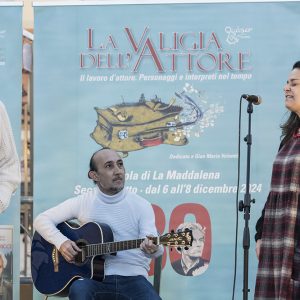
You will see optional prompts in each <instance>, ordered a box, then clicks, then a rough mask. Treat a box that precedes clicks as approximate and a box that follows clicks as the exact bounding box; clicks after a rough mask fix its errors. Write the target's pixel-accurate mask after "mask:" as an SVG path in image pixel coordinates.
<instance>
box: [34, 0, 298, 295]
mask: <svg viewBox="0 0 300 300" xmlns="http://www.w3.org/2000/svg"><path fill="white" fill-rule="evenodd" d="M299 16H300V4H299V3H296V2H294V3H223V4H161V5H154V4H153V5H150V4H148V5H91V6H88V5H87V6H84V5H80V6H75V5H74V6H72V5H66V6H36V7H35V43H34V55H35V63H34V74H35V77H34V78H35V81H34V89H35V90H34V94H35V116H34V117H35V123H34V125H35V128H34V134H35V136H34V140H35V149H34V152H35V170H34V173H35V176H34V186H35V194H34V197H35V215H36V214H37V213H39V212H41V211H43V210H45V209H47V208H49V207H51V206H53V205H55V204H57V203H60V202H61V201H63V200H64V199H66V198H69V197H72V196H74V195H75V194H76V193H77V191H78V188H79V186H80V187H83V188H88V187H92V186H93V184H92V182H90V181H89V180H88V178H87V171H88V162H89V158H90V156H91V154H92V153H93V152H94V151H95V150H97V149H98V148H99V147H100V146H99V145H98V144H97V143H96V142H95V141H94V140H93V139H92V138H91V137H90V134H91V133H92V132H93V130H94V128H95V126H96V121H97V115H96V112H95V110H94V107H99V108H108V107H110V106H112V105H116V104H121V103H123V102H125V103H136V102H138V101H139V98H140V96H141V94H144V95H145V97H146V99H150V98H153V97H155V95H157V96H158V97H159V98H161V100H162V102H164V103H169V101H170V99H171V98H173V97H175V92H177V93H180V92H182V91H183V90H186V93H187V94H188V95H189V96H190V97H192V98H193V99H197V103H198V104H199V106H200V107H201V109H202V110H203V111H204V119H203V120H202V122H200V123H199V124H196V125H194V126H193V127H191V128H190V131H189V132H188V133H189V134H190V135H189V136H188V141H189V143H188V144H187V145H185V146H183V147H176V146H172V145H164V144H162V145H159V146H156V147H149V148H145V149H143V150H140V151H134V152H129V155H128V157H127V158H126V159H125V165H126V168H127V171H128V172H130V171H133V172H134V173H136V174H137V175H136V177H137V178H138V179H134V178H133V177H132V178H128V180H127V185H128V186H132V187H134V188H136V189H137V191H138V193H139V194H140V195H142V196H144V197H145V198H147V199H148V200H149V201H150V202H151V203H153V204H156V205H158V206H159V207H160V208H161V209H162V210H163V213H164V215H165V220H166V226H165V228H164V229H165V230H164V232H167V231H169V230H170V229H172V228H169V223H170V222H171V220H170V219H171V217H172V212H173V211H174V209H175V208H176V207H177V206H178V205H182V204H188V203H195V204H201V205H202V206H204V207H205V209H206V210H207V211H208V213H209V216H210V221H211V230H212V247H211V257H210V264H209V268H208V270H207V271H206V272H205V273H203V274H201V275H199V276H194V277H187V276H186V277H184V276H181V275H178V274H177V273H176V272H175V271H174V270H173V269H172V266H171V264H170V253H169V251H168V250H166V251H167V252H168V256H167V262H166V265H165V266H164V269H163V274H162V283H161V296H162V298H163V299H165V300H169V299H174V298H182V297H185V298H187V299H198V298H202V299H229V298H230V297H231V294H232V281H233V268H234V240H235V222H236V220H235V218H236V201H235V200H236V195H235V193H234V192H226V190H223V192H221V193H217V192H214V193H208V192H206V193H205V192H202V193H200V192H196V186H197V185H198V187H199V184H200V185H201V184H203V186H206V187H208V188H209V187H212V188H214V187H216V186H218V187H220V186H221V187H222V186H224V185H226V186H230V187H233V186H235V185H236V181H237V159H236V154H237V152H238V114H239V100H240V96H241V95H242V94H259V95H262V97H263V103H262V104H261V105H260V106H255V107H254V112H253V115H252V134H253V147H252V160H251V183H252V184H254V185H256V186H255V188H254V189H253V191H252V197H253V198H255V199H256V203H255V204H254V205H252V208H251V219H250V229H251V248H250V252H249V256H250V259H249V288H250V290H251V292H250V296H249V297H250V298H253V290H254V285H255V274H256V268H257V259H256V256H255V250H254V248H255V247H254V226H255V223H256V220H257V218H258V217H259V215H260V212H261V209H262V207H263V205H264V202H265V199H266V197H267V194H268V189H269V182H270V173H271V167H272V162H273V159H274V156H275V154H276V151H277V148H278V145H279V137H280V128H279V124H281V123H283V122H284V120H285V116H286V115H285V108H284V96H283V85H284V83H285V82H286V79H287V76H288V73H289V71H290V69H291V67H292V65H293V63H294V62H295V61H296V60H299V46H300V38H299V35H300V33H299V32H300V23H299ZM50 19H51V26H49V20H50ZM279 19H280V22H279ZM279 23H280V25H279ZM125 28H130V30H131V32H132V34H133V36H134V39H135V40H136V42H137V43H138V42H139V41H141V44H140V46H141V47H140V48H139V49H138V53H134V51H133V48H132V44H130V42H129V39H128V35H127V36H126V33H125ZM145 28H148V31H147V32H146V33H145V36H144V38H143V32H144V30H145ZM226 28H227V29H226ZM88 29H93V43H94V47H93V49H88ZM160 32H163V33H164V36H165V45H166V47H167V46H168V47H171V46H172V36H174V32H177V33H179V35H180V33H184V32H185V33H191V32H192V33H195V34H198V33H199V32H203V33H204V45H206V46H207V49H201V50H199V51H196V50H195V51H194V50H187V49H181V51H182V52H184V53H185V54H186V53H193V54H194V53H197V54H198V55H201V53H203V52H207V53H211V54H213V55H214V56H215V57H218V54H219V53H223V54H224V53H230V54H231V57H232V60H231V61H232V64H234V65H235V66H237V62H236V60H237V57H238V53H240V52H243V53H249V56H248V60H247V62H246V63H245V66H244V68H245V69H243V70H235V71H233V70H228V68H226V67H224V65H223V69H222V70H218V69H213V68H211V69H212V70H210V71H207V72H202V71H201V70H199V69H198V68H197V67H196V65H195V64H193V69H192V70H191V71H188V70H187V64H186V61H185V62H184V60H181V58H180V59H179V58H178V65H177V69H176V72H172V71H171V70H170V55H169V56H168V55H165V54H166V53H167V54H171V53H173V54H174V53H178V51H179V50H178V51H177V50H173V51H171V50H169V51H167V50H165V51H163V50H162V49H159V46H158V45H159V33H160ZM212 32H214V33H215V34H216V36H217V40H218V41H219V42H220V44H221V47H220V48H218V49H217V47H216V43H215V42H214V41H212V42H211V43H210V44H209V42H208V41H209V38H210V37H211V34H212ZM109 37H111V39H110V38H109ZM148 37H149V40H148V41H149V42H150V43H151V44H152V45H153V46H154V48H155V49H156V51H157V54H158V56H160V58H161V62H162V63H163V65H164V68H165V70H164V71H165V72H158V70H157V65H155V64H154V61H153V59H152V58H151V57H146V56H145V57H143V58H142V60H141V63H140V64H139V68H138V69H137V70H136V72H134V71H133V69H134V65H135V64H137V61H138V57H139V55H140V54H141V51H142V46H144V45H146V44H145V42H146V39H147V38H148ZM190 38H191V37H190V36H189V37H187V39H186V42H187V43H189V45H191V40H190ZM228 40H229V41H230V40H231V41H232V43H229V42H228ZM112 41H113V42H115V44H116V47H115V49H114V46H113V42H112ZM233 41H235V42H233ZM197 42H198V40H197ZM101 43H104V48H102V49H99V46H100V44H101ZM148 45H149V44H148ZM204 48H205V46H204ZM147 50H148V51H149V48H147ZM120 52H121V53H125V57H126V54H127V53H130V55H131V59H130V61H129V66H128V67H126V68H125V67H124V68H111V69H105V68H103V69H101V68H95V67H86V68H82V69H81V68H80V54H81V53H88V54H96V55H97V54H99V53H101V55H102V54H103V55H107V54H108V53H112V54H113V55H116V53H120ZM145 53H146V52H145ZM147 54H149V52H147ZM105 57H106V58H107V56H105ZM206 58H207V61H206V62H207V68H209V67H208V66H211V62H212V61H211V60H209V58H208V56H207V57H206ZM86 62H87V61H86ZM203 62H204V60H203ZM194 63H195V61H194ZM246 68H250V69H249V70H246ZM162 73H163V74H164V75H174V74H177V75H178V77H177V80H175V81H174V82H167V81H165V80H161V81H157V80H147V81H144V80H139V76H140V74H146V75H159V74H162ZM114 74H115V77H114V80H112V81H110V78H113V77H111V76H112V75H114ZM186 74H190V75H191V74H195V75H199V74H200V75H204V74H210V75H212V74H215V75H216V78H215V79H210V80H208V79H204V80H190V79H187V80H185V79H184V78H185V76H186ZM220 74H221V75H222V76H224V77H222V78H224V79H221V77H220V76H219V75H220ZM234 74H240V75H243V74H246V75H248V76H249V77H250V79H247V80H242V79H233V77H234V76H233V75H234ZM121 75H128V76H129V75H130V76H135V78H136V79H135V80H134V81H132V80H131V81H129V80H126V81H116V80H115V78H116V76H121ZM180 75H182V76H183V79H182V80H180V79H179V78H180ZM87 76H90V77H89V78H92V76H104V77H105V76H106V78H107V81H88V80H87ZM227 76H228V77H227ZM81 79H82V80H81ZM197 91H198V93H197ZM176 103H177V104H178V105H183V103H182V102H180V99H178V98H177V100H176ZM246 109H247V102H246V101H243V103H242V128H241V135H242V138H243V137H244V136H246V134H247V124H248V115H247V112H246ZM210 113H211V116H210V118H209V114H210ZM222 154H229V155H231V156H233V158H225V157H224V156H222ZM196 156H197V157H198V158H196ZM171 157H173V158H171ZM174 157H177V159H175V158H174ZM178 157H182V158H181V159H178ZM184 157H187V158H184ZM234 157H235V158H234ZM170 170H176V171H177V172H182V173H184V172H185V171H186V170H187V171H188V172H191V171H194V172H201V171H203V172H209V173H213V174H215V175H217V174H219V175H220V177H219V178H215V179H210V180H205V179H202V180H198V181H197V180H184V179H181V180H179V179H170V178H169V179H168V178H167V173H168V171H170ZM145 171H149V172H150V174H151V176H150V178H149V179H147V180H141V177H142V174H143V172H145ZM155 172H156V173H162V174H163V179H155V178H154V173H155ZM245 174H246V144H245V143H244V142H243V141H242V142H241V184H244V183H245V176H246V175H245ZM129 177H130V176H129ZM216 177H217V176H216ZM178 184H186V185H189V184H190V185H191V190H184V191H181V192H180V193H178V192H177V193H176V192H174V193H171V192H170V190H168V192H167V193H164V192H163V190H162V189H163V186H166V185H168V188H169V189H171V187H177V186H178ZM159 185H160V187H161V189H159V188H158V186H159ZM149 186H151V187H154V189H152V191H153V193H147V192H146V191H149V190H150V187H149ZM185 187H186V186H185ZM260 187H261V188H260ZM242 191H243V190H241V193H240V195H239V199H238V200H243V196H244V195H243V192H242ZM195 214H196V213H195ZM194 220H195V216H194V215H193V214H189V215H187V216H186V218H185V221H194ZM177 221H179V220H177ZM177 221H174V222H175V223H176V222H177ZM181 221H183V220H181ZM175 223H174V224H175ZM243 225H244V221H243V214H242V213H239V239H238V258H237V260H238V265H237V286H236V297H237V298H240V297H241V293H242V285H243V280H242V278H243V248H242V228H243ZM171 255H172V254H171Z"/></svg>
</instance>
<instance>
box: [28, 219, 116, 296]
mask: <svg viewBox="0 0 300 300" xmlns="http://www.w3.org/2000/svg"><path fill="white" fill-rule="evenodd" d="M57 228H58V229H59V230H60V231H61V232H62V234H64V235H65V236H66V237H68V238H69V239H70V240H72V241H74V242H76V244H77V245H79V246H81V245H86V244H99V243H101V244H102V243H106V242H112V241H113V233H112V231H111V229H110V227H109V226H108V225H106V224H98V223H94V222H89V223H86V224H84V225H83V226H80V227H78V228H76V227H73V226H71V225H70V224H68V223H66V222H63V223H60V224H58V225H57ZM31 273H32V279H33V283H34V286H35V287H36V289H37V290H38V291H39V292H40V293H42V294H45V295H48V296H50V295H55V296H62V297H65V296H67V295H68V292H69V287H70V285H71V283H72V282H73V281H74V280H76V279H78V278H92V279H95V280H98V281H101V280H102V279H103V277H104V260H103V259H102V257H101V256H93V257H89V258H86V259H85V260H84V261H83V262H78V263H75V264H74V263H68V262H67V261H66V260H65V259H64V258H63V256H62V255H61V254H60V252H59V251H58V250H57V249H56V247H55V246H54V245H52V244H50V243H48V242H47V241H46V240H45V239H44V238H43V237H42V236H41V235H40V234H39V233H38V232H35V233H34V236H33V241H32V247H31Z"/></svg>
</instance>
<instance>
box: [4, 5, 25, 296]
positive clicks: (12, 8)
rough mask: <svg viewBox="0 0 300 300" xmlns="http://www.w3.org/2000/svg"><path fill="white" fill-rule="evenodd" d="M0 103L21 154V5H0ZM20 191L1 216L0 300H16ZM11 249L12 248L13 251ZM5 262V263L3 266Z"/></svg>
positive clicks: (17, 292) (18, 268) (18, 261)
mask: <svg viewBox="0 0 300 300" xmlns="http://www.w3.org/2000/svg"><path fill="white" fill-rule="evenodd" d="M0 82H1V92H0V100H1V101H2V102H3V103H4V105H5V108H6V110H7V113H8V116H9V118H10V123H11V126H12V129H13V134H14V138H15V142H16V146H17V150H18V153H19V154H20V153H21V151H20V146H21V145H20V140H21V132H20V129H21V102H22V96H21V93H22V3H21V2H16V1H12V2H0ZM19 243H20V189H18V190H17V191H16V193H15V194H14V195H13V196H12V198H11V201H10V205H9V207H8V208H7V210H5V211H4V212H3V213H2V214H0V256H2V259H1V261H2V263H1V266H2V267H4V269H3V272H2V268H1V272H0V298H1V299H2V297H3V299H16V300H17V299H19V274H20V259H19V257H20V247H19ZM13 245H14V247H13ZM3 262H4V263H3Z"/></svg>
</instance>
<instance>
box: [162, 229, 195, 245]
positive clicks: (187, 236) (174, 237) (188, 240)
mask: <svg viewBox="0 0 300 300" xmlns="http://www.w3.org/2000/svg"><path fill="white" fill-rule="evenodd" d="M159 243H160V244H162V245H164V246H169V247H181V246H182V247H186V246H192V243H193V233H192V230H191V229H188V228H186V229H185V230H184V231H178V232H175V231H171V232H169V233H166V234H164V235H161V236H160V237H159Z"/></svg>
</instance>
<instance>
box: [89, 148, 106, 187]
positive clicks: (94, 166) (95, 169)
mask: <svg viewBox="0 0 300 300" xmlns="http://www.w3.org/2000/svg"><path fill="white" fill-rule="evenodd" d="M105 149H110V148H108V147H103V148H101V149H99V150H97V151H95V152H94V153H93V155H92V156H91V159H90V170H89V171H88V178H90V179H91V177H90V175H89V173H90V172H91V171H95V172H97V166H96V164H95V159H94V158H95V155H96V154H97V153H98V152H100V151H102V150H105ZM94 183H95V184H96V183H97V182H96V181H94Z"/></svg>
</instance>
